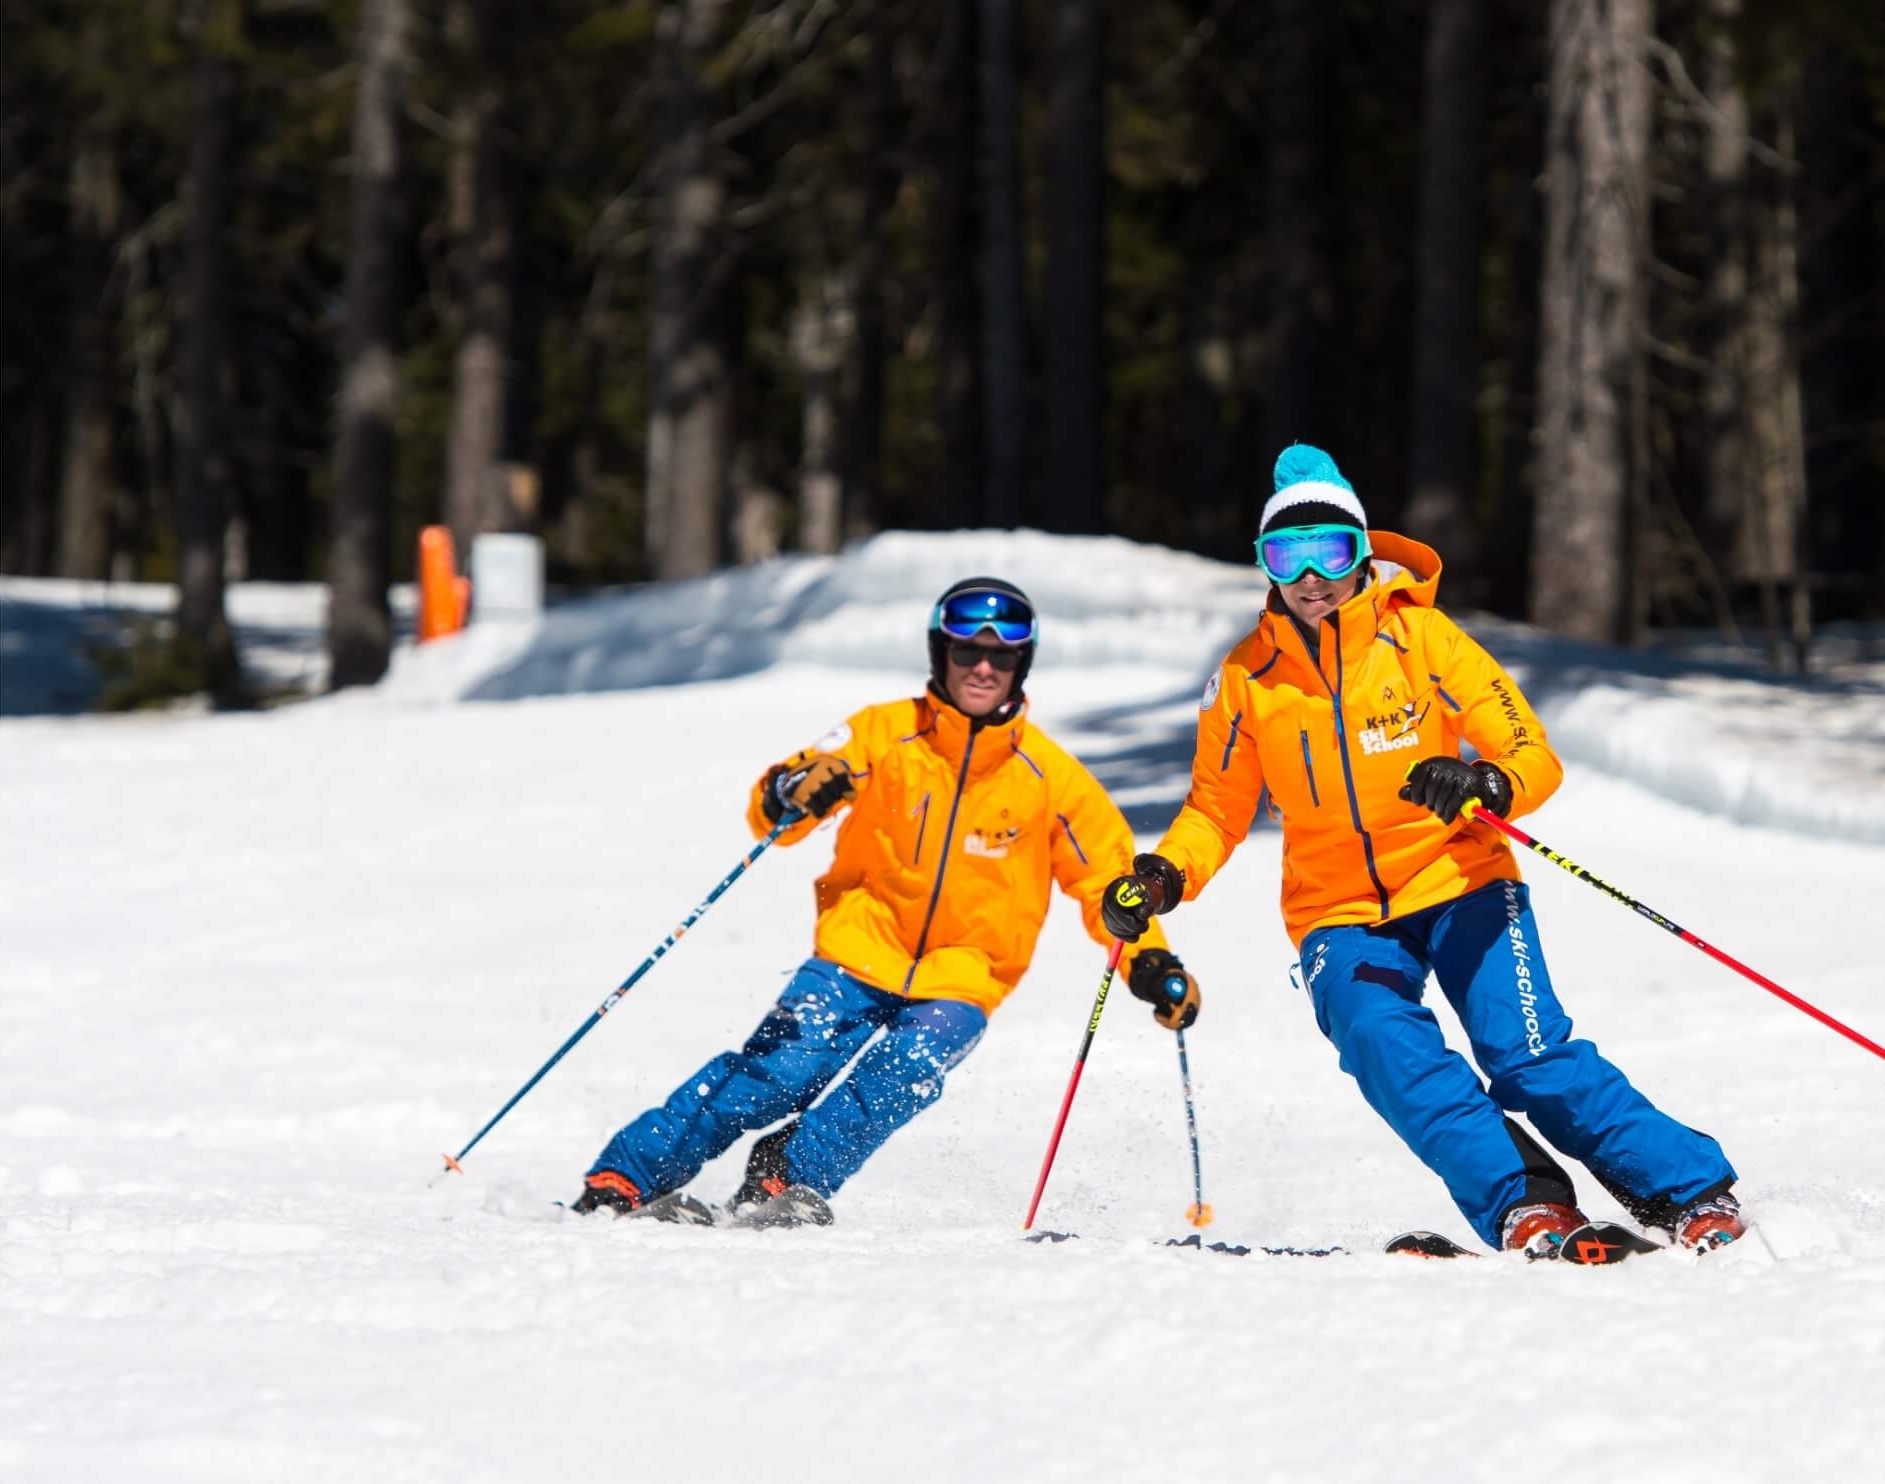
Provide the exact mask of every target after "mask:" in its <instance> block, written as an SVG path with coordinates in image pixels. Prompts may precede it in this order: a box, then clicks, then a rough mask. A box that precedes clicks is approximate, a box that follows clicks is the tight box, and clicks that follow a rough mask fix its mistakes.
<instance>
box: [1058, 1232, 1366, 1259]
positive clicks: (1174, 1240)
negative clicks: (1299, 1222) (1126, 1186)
mask: <svg viewBox="0 0 1885 1484" xmlns="http://www.w3.org/2000/svg"><path fill="white" fill-rule="evenodd" d="M1021 1240H1022V1241H1024V1242H1035V1243H1040V1242H1051V1243H1054V1244H1056V1245H1058V1244H1059V1243H1061V1242H1077V1241H1079V1240H1080V1233H1078V1232H1051V1231H1039V1232H1030V1233H1028V1235H1027V1236H1025V1237H1023V1238H1022V1239H1021ZM1155 1240H1156V1239H1155ZM1161 1245H1163V1246H1166V1247H1188V1248H1190V1249H1192V1250H1193V1251H1195V1252H1216V1253H1219V1254H1221V1255H1222V1256H1224V1257H1249V1256H1251V1255H1252V1254H1255V1255H1257V1256H1260V1257H1335V1256H1338V1255H1340V1254H1344V1253H1346V1252H1347V1251H1348V1249H1347V1248H1346V1247H1245V1246H1243V1245H1241V1244H1240V1243H1235V1242H1207V1241H1205V1240H1204V1237H1203V1235H1202V1234H1201V1233H1199V1232H1193V1233H1191V1235H1190V1236H1188V1237H1167V1238H1166V1239H1165V1241H1164V1242H1163V1243H1162V1244H1161Z"/></svg>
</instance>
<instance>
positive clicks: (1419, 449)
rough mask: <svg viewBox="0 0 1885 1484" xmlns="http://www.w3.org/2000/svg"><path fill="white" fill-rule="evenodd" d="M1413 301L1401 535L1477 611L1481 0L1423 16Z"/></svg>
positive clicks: (1451, 2)
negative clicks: (1417, 545)
mask: <svg viewBox="0 0 1885 1484" xmlns="http://www.w3.org/2000/svg"><path fill="white" fill-rule="evenodd" d="M1427 14H1428V20H1427V60H1426V75H1425V81H1424V89H1425V106H1424V113H1425V118H1424V119H1423V121H1422V126H1421V132H1420V246H1419V269H1418V273H1419V278H1418V282H1417V283H1416V285H1415V298H1414V385H1413V402H1414V414H1413V428H1412V430H1411V432H1412V436H1411V438H1410V449H1411V458H1412V476H1413V479H1412V492H1411V497H1410V499H1409V502H1408V507H1407V513H1406V515H1405V517H1404V520H1405V523H1406V528H1407V532H1408V534H1409V535H1411V536H1414V537H1415V538H1417V539H1418V540H1421V541H1425V542H1428V543H1430V544H1431V545H1433V546H1434V547H1436V548H1437V549H1438V550H1439V551H1440V553H1441V555H1442V557H1443V558H1444V559H1445V561H1446V565H1447V574H1448V577H1449V579H1451V580H1452V581H1454V582H1456V583H1457V584H1459V585H1458V587H1457V588H1456V590H1455V591H1456V593H1463V594H1466V595H1468V596H1470V598H1471V599H1472V600H1473V601H1474V602H1475V603H1479V602H1483V601H1484V599H1485V593H1484V591H1483V583H1482V582H1481V580H1480V548H1481V541H1480V531H1479V521H1478V518H1477V514H1476V512H1475V510H1474V494H1475V491H1476V489H1477V484H1478V481H1477V479H1476V477H1475V470H1476V468H1477V464H1478V438H1477V434H1478V393H1479V255H1480V245H1481V239H1480V218H1479V205H1480V186H1479V181H1480V149H1479V140H1480V135H1481V134H1482V132H1483V131H1484V127H1485V120H1484V116H1483V115H1484V102H1485V66H1484V53H1485V46H1484V42H1485V23H1486V12H1485V0H1435V3H1434V4H1433V5H1431V6H1430V7H1429V8H1428V12H1427Z"/></svg>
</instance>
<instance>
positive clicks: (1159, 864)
mask: <svg viewBox="0 0 1885 1484" xmlns="http://www.w3.org/2000/svg"><path fill="white" fill-rule="evenodd" d="M1184 899H1185V873H1184V872H1183V871H1181V870H1179V869H1178V867H1176V866H1174V865H1173V864H1172V863H1171V862H1170V861H1168V860H1166V859H1165V857H1164V856H1162V855H1135V856H1134V857H1133V858H1132V874H1131V875H1130V876H1115V877H1114V878H1113V879H1112V880H1111V881H1109V882H1108V883H1107V884H1106V892H1105V894H1104V895H1103V896H1102V897H1101V898H1100V920H1101V921H1102V922H1104V923H1105V924H1106V931H1107V932H1109V933H1111V934H1112V935H1113V936H1114V937H1115V938H1118V939H1120V940H1121V941H1123V942H1126V943H1137V942H1138V941H1139V938H1140V935H1141V934H1143V933H1144V932H1145V930H1146V928H1147V927H1149V926H1150V925H1151V922H1152V919H1153V918H1154V917H1155V916H1157V915H1158V914H1159V913H1161V912H1169V911H1171V910H1172V908H1174V907H1176V906H1177V905H1178V904H1179V903H1180V902H1182V901H1183V900H1184Z"/></svg>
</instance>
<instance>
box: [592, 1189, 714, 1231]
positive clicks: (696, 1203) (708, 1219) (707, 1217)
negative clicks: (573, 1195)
mask: <svg viewBox="0 0 1885 1484" xmlns="http://www.w3.org/2000/svg"><path fill="white" fill-rule="evenodd" d="M556 1206H557V1209H558V1210H560V1211H568V1212H570V1213H571V1214H572V1215H578V1216H591V1215H593V1216H599V1215H601V1214H603V1212H605V1211H610V1212H612V1213H613V1214H614V1215H616V1216H618V1217H620V1218H621V1219H622V1220H624V1221H665V1222H667V1223H669V1224H670V1225H673V1226H712V1225H713V1224H714V1223H715V1220H716V1217H715V1214H714V1209H713V1207H712V1206H709V1205H708V1204H707V1203H706V1202H705V1201H703V1200H699V1199H697V1198H696V1197H694V1196H691V1195H689V1194H688V1193H687V1192H686V1191H684V1190H670V1191H669V1192H668V1193H667V1194H666V1195H663V1196H656V1197H655V1198H654V1199H653V1200H652V1201H649V1202H648V1203H647V1204H646V1205H643V1206H637V1207H636V1208H635V1209H634V1210H632V1211H616V1210H614V1208H612V1207H608V1206H600V1207H597V1208H596V1210H594V1211H577V1210H576V1208H575V1207H574V1206H572V1205H571V1204H570V1203H569V1202H567V1201H558V1202H557V1203H556Z"/></svg>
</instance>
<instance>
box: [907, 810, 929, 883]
mask: <svg viewBox="0 0 1885 1484" xmlns="http://www.w3.org/2000/svg"><path fill="white" fill-rule="evenodd" d="M929 799H930V796H929V795H928V794H924V795H923V802H922V803H920V804H918V805H917V806H916V809H915V811H914V812H915V814H916V817H917V818H916V856H915V858H914V859H913V860H911V862H910V864H911V865H913V866H920V865H922V864H923V834H924V831H926V830H927V829H928V828H929Z"/></svg>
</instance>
